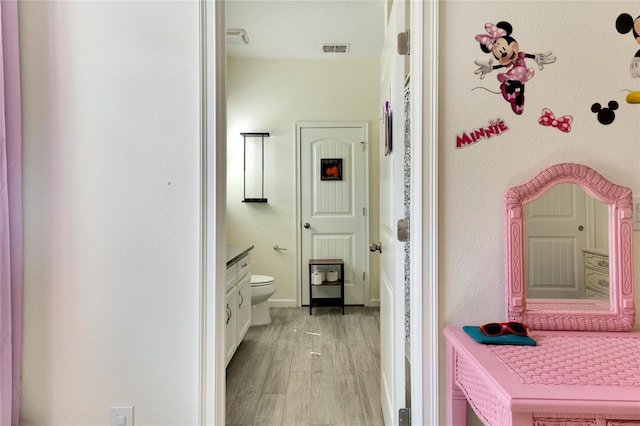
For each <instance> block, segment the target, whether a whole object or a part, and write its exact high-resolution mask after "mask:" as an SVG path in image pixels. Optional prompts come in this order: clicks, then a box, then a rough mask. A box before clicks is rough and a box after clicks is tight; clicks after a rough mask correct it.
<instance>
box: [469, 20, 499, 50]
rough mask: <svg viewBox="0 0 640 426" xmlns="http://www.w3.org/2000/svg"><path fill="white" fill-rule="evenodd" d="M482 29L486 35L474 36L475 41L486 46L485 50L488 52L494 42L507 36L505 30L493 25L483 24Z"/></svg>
mask: <svg viewBox="0 0 640 426" xmlns="http://www.w3.org/2000/svg"><path fill="white" fill-rule="evenodd" d="M484 29H485V30H486V31H487V34H488V35H487V34H478V35H477V36H476V41H478V42H480V43H482V44H484V45H485V46H487V49H489V50H491V49H492V48H493V43H495V42H496V40H498V39H499V38H500V37H504V36H506V35H507V32H506V31H505V30H503V29H502V28H498V27H496V26H495V25H494V24H485V25H484Z"/></svg>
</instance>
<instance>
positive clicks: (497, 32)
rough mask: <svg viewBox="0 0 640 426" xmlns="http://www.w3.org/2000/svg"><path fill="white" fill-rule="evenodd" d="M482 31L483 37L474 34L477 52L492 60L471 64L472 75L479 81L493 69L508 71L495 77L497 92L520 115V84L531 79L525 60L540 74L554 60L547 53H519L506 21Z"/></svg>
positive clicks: (489, 24)
mask: <svg viewBox="0 0 640 426" xmlns="http://www.w3.org/2000/svg"><path fill="white" fill-rule="evenodd" d="M484 29H485V31H486V33H487V34H478V35H476V37H475V39H476V41H477V42H479V43H480V49H481V50H482V51H483V52H485V53H491V54H492V55H493V58H491V59H489V62H481V61H475V64H476V65H478V68H477V69H476V70H475V71H474V73H475V74H478V75H480V79H483V78H484V76H485V75H487V74H489V73H490V72H491V71H493V70H495V69H499V68H507V69H508V71H506V72H503V73H500V74H498V76H497V78H498V81H499V82H500V92H501V93H502V97H503V98H504V99H505V100H506V101H507V102H509V104H510V105H511V109H512V110H513V112H514V113H516V114H518V115H520V114H522V112H523V111H524V84H525V83H526V82H527V81H529V80H531V78H533V75H534V70H533V69H532V68H527V64H526V62H525V58H529V59H533V60H534V61H535V62H536V64H538V68H539V69H540V70H542V69H543V68H544V66H545V65H547V64H552V63H554V62H555V61H556V57H555V56H553V54H552V53H551V52H545V53H536V54H531V53H524V52H521V51H520V46H519V45H518V42H517V41H516V40H515V39H514V38H513V37H512V36H511V33H512V32H513V27H512V26H511V24H510V23H508V22H506V21H500V22H498V23H497V24H495V25H494V24H491V23H487V24H486V25H485V26H484ZM494 59H495V60H497V61H498V64H497V65H493V60H494Z"/></svg>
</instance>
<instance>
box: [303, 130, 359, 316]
mask: <svg viewBox="0 0 640 426" xmlns="http://www.w3.org/2000/svg"><path fill="white" fill-rule="evenodd" d="M360 126H362V127H364V131H365V133H366V137H367V140H366V141H365V152H366V153H367V155H365V156H364V187H365V188H364V191H365V196H364V198H365V200H364V203H365V208H366V209H367V214H366V215H365V216H364V241H363V244H364V246H363V247H362V250H366V248H367V242H368V241H369V217H370V200H369V151H368V149H369V147H368V145H369V144H370V143H369V140H370V138H369V123H367V122H366V121H297V122H296V124H295V132H296V133H295V135H296V223H297V224H298V225H297V226H296V253H297V254H298V255H297V256H296V257H297V259H298V261H297V262H296V277H297V280H298V283H300V285H298V286H297V289H296V306H298V307H300V306H302V283H303V281H304V280H303V276H302V274H305V273H307V272H308V269H307V268H304V267H303V266H302V261H303V259H302V230H301V229H300V228H301V227H302V196H301V194H300V191H301V187H302V184H301V180H302V177H301V175H300V174H301V169H300V162H301V158H300V156H301V155H302V147H301V146H300V143H301V138H300V129H302V128H304V127H360ZM367 253H368V251H367ZM364 270H365V274H366V277H367V279H366V280H364V302H365V303H364V305H365V306H370V302H371V301H370V296H371V284H370V278H371V274H370V269H369V256H365V258H364ZM367 302H369V303H367Z"/></svg>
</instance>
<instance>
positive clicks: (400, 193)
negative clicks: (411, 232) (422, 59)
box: [380, 0, 405, 426]
mask: <svg viewBox="0 0 640 426" xmlns="http://www.w3.org/2000/svg"><path fill="white" fill-rule="evenodd" d="M404 8H405V2H404V1H400V0H396V1H394V2H393V5H392V9H391V15H390V18H389V21H388V26H387V34H386V37H385V45H384V50H383V55H382V61H383V62H382V85H381V99H382V100H383V101H384V102H387V101H388V102H389V104H390V109H391V123H392V130H391V138H392V140H391V142H392V143H391V152H390V153H389V154H388V155H384V154H385V152H386V151H387V149H385V147H383V149H382V150H381V152H380V240H381V246H382V250H381V253H380V255H381V261H380V358H381V359H380V370H381V377H380V384H381V399H382V401H381V403H382V413H383V415H384V422H385V425H387V426H391V425H397V424H398V422H399V417H398V416H399V414H398V410H399V409H400V408H403V407H404V406H405V361H404V360H405V338H404V333H405V331H404V324H405V321H404V313H405V305H404V303H405V300H404V267H403V265H404V243H401V242H399V241H398V240H397V239H396V226H397V221H398V220H399V219H402V218H403V217H404V180H403V177H404V123H403V119H404V101H403V92H404V57H403V56H400V55H398V54H397V51H396V40H397V34H398V32H399V31H404V29H405V23H404V10H405V9H404ZM381 127H382V129H381V132H380V133H381V136H380V137H381V140H382V141H384V140H385V129H384V127H385V126H381Z"/></svg>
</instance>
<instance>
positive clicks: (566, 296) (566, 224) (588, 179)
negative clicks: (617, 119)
mask: <svg viewBox="0 0 640 426" xmlns="http://www.w3.org/2000/svg"><path fill="white" fill-rule="evenodd" d="M632 209H633V208H632V194H631V190H630V189H629V188H625V187H622V186H618V185H615V184H613V183H611V182H609V181H608V180H607V179H605V178H604V177H603V176H601V175H600V174H598V173H597V172H596V171H594V170H593V169H591V168H589V167H587V166H583V165H580V164H573V163H562V164H557V165H554V166H551V167H549V168H547V169H545V170H543V171H542V172H540V173H538V175H536V176H535V177H534V178H533V179H531V180H529V181H528V182H526V183H525V184H523V185H520V186H517V187H514V188H511V189H509V190H508V191H507V192H506V194H505V239H506V256H505V257H506V292H505V293H506V295H505V296H506V305H507V316H508V320H509V321H522V322H524V323H526V324H527V325H528V326H529V327H530V328H531V329H537V330H589V331H626V330H629V329H631V328H632V327H633V325H634V322H635V309H634V302H633V255H632V223H631V218H632Z"/></svg>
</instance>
